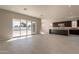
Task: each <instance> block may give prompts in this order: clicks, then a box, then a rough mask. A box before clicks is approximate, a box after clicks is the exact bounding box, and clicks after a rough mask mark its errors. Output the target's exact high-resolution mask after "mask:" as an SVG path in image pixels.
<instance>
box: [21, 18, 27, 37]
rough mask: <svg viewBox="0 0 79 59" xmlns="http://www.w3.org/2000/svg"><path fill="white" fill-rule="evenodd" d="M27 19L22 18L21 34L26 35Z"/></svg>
mask: <svg viewBox="0 0 79 59" xmlns="http://www.w3.org/2000/svg"><path fill="white" fill-rule="evenodd" d="M26 27H27V25H26V20H25V19H21V22H20V28H21V30H20V31H21V36H23V35H26Z"/></svg>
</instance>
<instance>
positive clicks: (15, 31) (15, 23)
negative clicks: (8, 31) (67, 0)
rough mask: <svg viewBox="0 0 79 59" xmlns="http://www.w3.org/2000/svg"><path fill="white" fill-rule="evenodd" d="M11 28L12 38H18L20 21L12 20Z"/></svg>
mask: <svg viewBox="0 0 79 59" xmlns="http://www.w3.org/2000/svg"><path fill="white" fill-rule="evenodd" d="M12 23H13V24H12V27H13V37H17V36H20V20H18V19H13V22H12Z"/></svg>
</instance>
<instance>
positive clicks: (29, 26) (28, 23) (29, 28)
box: [27, 20, 32, 35]
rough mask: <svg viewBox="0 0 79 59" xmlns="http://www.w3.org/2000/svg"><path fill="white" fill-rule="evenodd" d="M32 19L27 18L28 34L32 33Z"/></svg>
mask: <svg viewBox="0 0 79 59" xmlns="http://www.w3.org/2000/svg"><path fill="white" fill-rule="evenodd" d="M31 25H32V22H31V20H27V35H31V28H32V26H31Z"/></svg>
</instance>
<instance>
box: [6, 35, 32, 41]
mask: <svg viewBox="0 0 79 59" xmlns="http://www.w3.org/2000/svg"><path fill="white" fill-rule="evenodd" d="M29 37H32V36H31V35H29V36H22V37H16V38H12V39H9V40H8V41H7V42H11V41H15V40H21V39H24V38H29Z"/></svg>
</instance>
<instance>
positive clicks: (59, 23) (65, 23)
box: [53, 21, 72, 27]
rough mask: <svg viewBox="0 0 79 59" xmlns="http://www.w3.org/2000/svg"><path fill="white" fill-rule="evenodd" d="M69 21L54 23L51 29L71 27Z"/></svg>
mask: <svg viewBox="0 0 79 59" xmlns="http://www.w3.org/2000/svg"><path fill="white" fill-rule="evenodd" d="M71 26H72V25H71V21H63V22H54V23H53V27H71Z"/></svg>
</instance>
